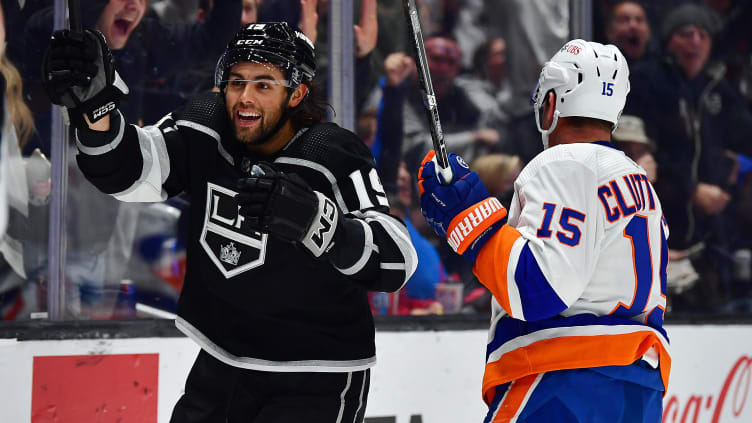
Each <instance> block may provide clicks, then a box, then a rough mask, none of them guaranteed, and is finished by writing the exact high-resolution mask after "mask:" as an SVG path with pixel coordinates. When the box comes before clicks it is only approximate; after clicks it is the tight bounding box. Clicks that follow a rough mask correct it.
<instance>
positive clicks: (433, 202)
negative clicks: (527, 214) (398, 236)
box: [418, 150, 507, 262]
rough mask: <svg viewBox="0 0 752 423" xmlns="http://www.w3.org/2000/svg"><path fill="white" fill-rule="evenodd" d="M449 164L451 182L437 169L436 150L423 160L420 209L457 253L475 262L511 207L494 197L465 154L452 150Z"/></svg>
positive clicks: (420, 177) (419, 185)
mask: <svg viewBox="0 0 752 423" xmlns="http://www.w3.org/2000/svg"><path fill="white" fill-rule="evenodd" d="M449 165H450V166H451V168H452V173H453V175H454V179H453V180H452V181H451V182H450V183H448V184H447V183H446V181H444V180H443V178H442V176H441V174H440V173H439V172H437V165H436V159H435V153H434V151H433V150H431V151H430V152H429V153H428V154H427V155H426V157H425V158H424V159H423V163H422V164H421V167H420V171H419V173H418V188H419V189H420V209H421V211H422V212H423V216H425V218H426V221H427V222H428V224H429V225H431V227H432V228H433V230H434V231H435V232H436V233H437V234H438V235H439V236H442V237H446V239H447V242H448V243H449V246H450V247H452V249H453V250H454V251H455V252H457V254H462V256H463V257H465V258H466V259H468V260H470V261H471V262H475V258H476V257H477V256H478V252H480V248H481V247H482V246H483V244H484V243H485V241H487V240H488V238H490V237H491V235H493V234H494V233H495V232H496V231H497V230H498V228H500V227H501V225H503V224H504V223H505V222H506V217H507V209H505V208H504V206H502V205H501V203H500V202H499V200H498V199H496V198H495V197H491V195H490V194H489V193H488V191H487V190H486V187H485V186H483V183H482V182H481V181H480V177H479V176H478V174H477V173H475V172H471V171H470V168H469V166H468V165H467V163H465V161H464V160H462V157H460V156H458V155H456V154H454V153H450V154H449Z"/></svg>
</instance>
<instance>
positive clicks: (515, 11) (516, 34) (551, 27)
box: [458, 0, 571, 163]
mask: <svg viewBox="0 0 752 423" xmlns="http://www.w3.org/2000/svg"><path fill="white" fill-rule="evenodd" d="M569 3H570V2H568V1H558V0H486V1H485V10H484V12H483V14H482V15H480V17H479V18H480V22H478V25H481V27H482V28H484V31H485V33H486V34H487V37H488V38H492V37H503V38H504V39H505V40H506V41H507V47H508V49H507V62H508V63H507V66H506V67H507V78H508V79H509V85H510V87H511V88H512V98H511V100H510V101H509V102H508V103H507V104H508V107H506V108H505V109H504V112H506V114H507V115H508V116H509V117H510V122H509V124H508V126H507V130H508V138H509V139H511V140H515V141H514V143H513V144H511V146H512V147H514V148H515V150H509V149H508V148H505V149H504V152H505V153H508V154H514V155H518V156H520V158H521V159H522V160H523V161H524V162H525V163H527V162H528V161H530V159H532V158H533V157H534V156H535V155H536V154H538V153H539V152H540V151H542V149H543V145H542V144H541V142H540V135H539V134H538V131H537V130H536V127H535V121H534V120H533V115H532V113H530V94H531V92H532V91H533V89H534V88H535V84H536V82H537V78H538V75H539V73H540V68H541V66H543V63H544V62H545V61H547V60H548V59H549V58H550V57H551V52H552V51H556V50H557V49H558V48H560V47H561V46H562V45H564V43H565V42H566V41H568V40H569V39H570V38H571V37H570V36H569V35H570V34H569V26H570V19H569ZM458 153H459V152H458ZM463 157H464V156H463Z"/></svg>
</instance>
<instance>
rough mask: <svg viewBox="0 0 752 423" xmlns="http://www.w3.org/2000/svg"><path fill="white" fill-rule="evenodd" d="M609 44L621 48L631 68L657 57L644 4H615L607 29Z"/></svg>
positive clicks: (627, 1) (624, 0)
mask: <svg viewBox="0 0 752 423" xmlns="http://www.w3.org/2000/svg"><path fill="white" fill-rule="evenodd" d="M606 36H607V37H608V42H609V43H611V44H614V45H615V46H617V47H619V50H621V52H622V53H623V54H624V56H625V57H626V58H627V61H628V62H629V65H630V66H634V65H636V64H637V63H639V62H641V61H644V60H649V59H653V58H655V56H656V53H655V51H654V50H653V46H652V44H651V43H650V39H651V38H650V37H651V31H650V22H648V18H647V14H646V13H645V9H644V8H643V7H642V4H641V3H639V2H637V1H634V0H622V1H619V2H617V3H616V4H614V6H613V8H612V9H611V13H610V16H609V20H608V25H607V29H606Z"/></svg>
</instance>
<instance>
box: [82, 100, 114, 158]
mask: <svg viewBox="0 0 752 423" xmlns="http://www.w3.org/2000/svg"><path fill="white" fill-rule="evenodd" d="M115 111H116V112H117V114H118V115H120V122H119V123H120V125H119V127H118V133H117V135H116V136H115V139H113V140H112V141H111V142H110V143H109V144H105V145H102V146H99V147H88V146H86V145H84V144H83V143H82V142H81V141H80V140H79V138H78V129H76V146H77V147H78V151H80V152H82V153H84V154H86V155H87V156H101V155H102V154H106V153H109V152H110V151H112V150H114V149H116V148H117V146H118V145H120V142H121V141H123V132H125V119H124V118H123V115H122V114H120V111H119V110H115Z"/></svg>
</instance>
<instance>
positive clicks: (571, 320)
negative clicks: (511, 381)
mask: <svg viewBox="0 0 752 423" xmlns="http://www.w3.org/2000/svg"><path fill="white" fill-rule="evenodd" d="M598 325H601V326H603V325H605V326H623V325H635V326H645V327H648V326H647V325H645V324H643V323H641V322H638V321H635V320H630V319H624V318H621V317H616V316H613V315H611V316H596V315H594V314H577V315H574V316H569V317H563V316H556V317H553V318H551V319H547V320H542V321H537V322H526V321H523V320H518V319H514V318H512V317H509V316H505V317H503V318H502V319H501V320H500V321H499V322H498V323H497V324H496V329H495V331H494V336H493V339H492V340H491V342H490V343H489V344H488V346H487V347H486V360H488V356H489V355H491V353H492V352H494V351H496V350H497V349H499V347H501V346H502V345H504V344H506V343H507V342H509V341H510V340H512V339H514V338H518V337H520V336H524V335H528V334H531V333H533V332H537V331H540V330H543V329H551V328H563V327H572V326H598ZM649 327H650V328H652V329H655V330H657V331H658V332H660V334H661V335H663V337H664V338H666V340H667V341H668V335H667V334H666V331H665V330H664V329H663V328H662V327H655V326H652V325H651V326H649Z"/></svg>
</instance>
